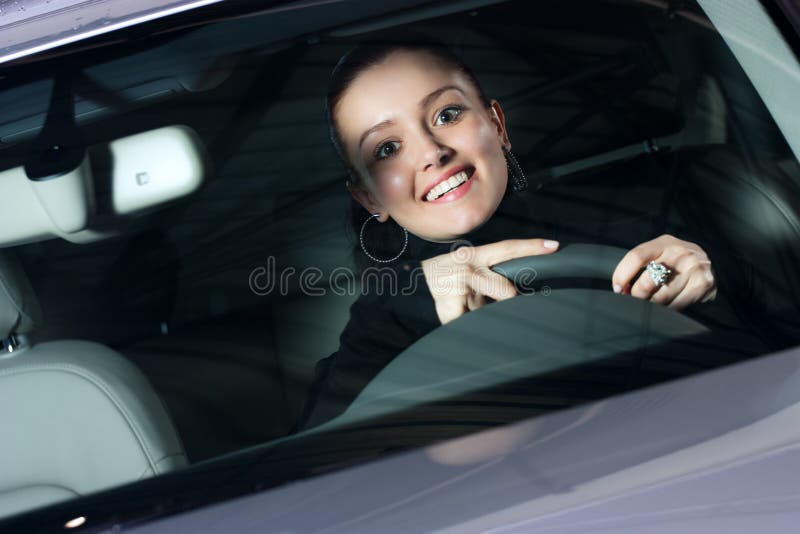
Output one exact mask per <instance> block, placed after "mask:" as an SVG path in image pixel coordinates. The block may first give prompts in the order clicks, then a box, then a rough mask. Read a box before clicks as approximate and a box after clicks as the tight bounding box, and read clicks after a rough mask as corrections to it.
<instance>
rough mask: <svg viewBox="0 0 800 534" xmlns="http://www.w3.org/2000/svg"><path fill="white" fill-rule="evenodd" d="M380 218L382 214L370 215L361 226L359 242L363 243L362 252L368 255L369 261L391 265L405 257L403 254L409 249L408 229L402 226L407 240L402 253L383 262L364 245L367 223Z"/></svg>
mask: <svg viewBox="0 0 800 534" xmlns="http://www.w3.org/2000/svg"><path fill="white" fill-rule="evenodd" d="M378 217H380V213H373V214H372V215H370V216H369V217H368V218H367V220H365V221H364V224H362V225H361V232H360V233H359V235H358V240H359V241H360V243H361V250H363V251H364V254H366V255H367V257H368V258H369V259H371V260H372V261H376V262H378V263H391V262H393V261H394V260H396V259H397V258H399V257H400V256H402V255H403V252H405V251H406V248H407V247H408V230H406V229H405V228H403V227H402V226H401V227H400V228H402V229H403V237H404V238H405V241H404V243H403V248H402V249H401V250H400V252H399V253H398V254H397V256H395V257H394V258H390V259H388V260H382V259H380V258H376V257H375V256H373V255H372V254H370V253H369V252H367V247H366V245H365V244H364V229H365V228H366V227H367V223H368V222H370V221H371V220H372V219H376V218H378Z"/></svg>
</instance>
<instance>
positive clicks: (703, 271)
mask: <svg viewBox="0 0 800 534" xmlns="http://www.w3.org/2000/svg"><path fill="white" fill-rule="evenodd" d="M716 293H717V284H716V280H715V279H714V273H713V271H712V270H711V262H710V261H709V262H703V263H699V264H698V265H697V266H695V267H694V268H693V269H692V272H691V273H690V276H689V278H688V280H687V282H686V285H685V286H684V288H683V290H682V291H681V292H680V293H678V295H677V296H676V297H675V298H674V299H673V300H672V301H671V302H670V303H669V307H670V308H672V309H675V310H682V309H684V308H686V307H687V306H689V305H690V304H693V303H695V302H698V301H701V302H706V301H708V300H713V298H714V297H715V296H716Z"/></svg>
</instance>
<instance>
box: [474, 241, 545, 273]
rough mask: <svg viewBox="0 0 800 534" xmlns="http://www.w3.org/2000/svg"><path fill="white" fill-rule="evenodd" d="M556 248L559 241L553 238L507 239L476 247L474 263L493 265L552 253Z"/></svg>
mask: <svg viewBox="0 0 800 534" xmlns="http://www.w3.org/2000/svg"><path fill="white" fill-rule="evenodd" d="M556 250H558V241H553V240H551V239H506V240H505V241H498V242H497V243H490V244H488V245H483V246H480V247H475V249H474V252H475V258H474V261H473V263H474V265H476V266H478V267H491V266H493V265H497V264H498V263H503V262H504V261H508V260H513V259H515V258H524V257H525V256H538V255H541V254H551V253H553V252H555V251H556Z"/></svg>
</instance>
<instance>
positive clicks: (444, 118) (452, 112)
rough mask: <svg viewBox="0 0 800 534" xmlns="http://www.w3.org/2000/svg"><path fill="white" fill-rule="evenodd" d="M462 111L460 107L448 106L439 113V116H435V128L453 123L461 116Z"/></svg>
mask: <svg viewBox="0 0 800 534" xmlns="http://www.w3.org/2000/svg"><path fill="white" fill-rule="evenodd" d="M463 110H464V109H463V108H462V107H461V106H448V107H446V108H444V109H443V110H442V111H440V112H439V115H437V116H436V120H435V121H434V124H435V125H436V126H442V125H443V124H448V123H451V122H453V121H455V120H456V119H457V118H458V116H459V115H461V112H462V111H463Z"/></svg>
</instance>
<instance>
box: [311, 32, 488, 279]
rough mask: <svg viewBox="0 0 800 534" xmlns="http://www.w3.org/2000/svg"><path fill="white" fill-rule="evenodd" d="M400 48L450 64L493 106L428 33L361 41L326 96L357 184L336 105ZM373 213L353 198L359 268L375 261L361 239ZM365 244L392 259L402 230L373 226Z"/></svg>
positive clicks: (336, 141)
mask: <svg viewBox="0 0 800 534" xmlns="http://www.w3.org/2000/svg"><path fill="white" fill-rule="evenodd" d="M400 51H409V52H422V53H426V54H429V55H431V56H433V57H434V58H435V59H437V60H439V61H440V62H442V63H443V64H444V65H446V66H447V67H450V68H452V69H454V70H456V71H458V72H461V73H462V74H463V75H464V76H466V78H467V79H468V80H469V81H470V83H472V85H473V86H474V88H475V90H476V91H477V93H478V96H479V97H480V99H481V101H482V102H483V103H484V104H485V105H486V107H489V105H490V104H489V99H487V98H486V96H485V95H484V93H483V89H481V86H480V84H479V83H478V79H477V78H476V77H475V74H474V73H473V72H472V70H471V69H470V68H469V67H468V66H467V65H466V64H465V63H464V62H463V61H462V60H461V58H460V57H458V56H457V55H456V54H455V52H453V51H452V50H451V49H450V48H448V47H447V46H446V45H445V44H444V43H441V42H439V41H436V40H435V39H432V38H430V37H428V36H426V35H421V34H418V33H412V32H408V31H403V32H383V33H381V34H380V35H377V36H373V37H372V38H370V39H369V40H367V41H364V42H362V43H360V44H359V45H358V46H356V47H355V48H354V49H352V50H351V51H349V52H348V53H346V54H345V55H344V56H342V58H341V59H340V60H339V62H338V63H337V64H336V67H334V69H333V72H332V73H331V77H330V81H329V83H328V92H327V95H326V98H325V113H326V116H327V119H328V129H329V133H330V138H331V142H332V143H333V146H334V148H335V149H336V153H337V154H338V155H339V158H340V159H341V161H342V163H343V164H344V166H345V168H346V169H347V172H348V173H349V175H350V177H351V179H352V180H353V181H354V182H355V183H357V184H358V183H359V182H360V180H361V177H360V176H358V174H357V173H356V172H355V170H354V169H353V166H352V164H351V163H350V161H349V159H348V158H347V152H346V151H345V148H344V143H343V142H342V138H341V135H340V134H339V128H338V125H337V124H336V119H335V117H334V114H335V112H336V107H337V106H338V105H339V102H340V101H341V99H342V96H343V95H344V93H345V92H346V91H347V89H348V88H349V87H350V85H351V84H352V83H353V82H354V81H355V79H356V78H358V76H359V75H360V74H361V73H363V72H364V71H365V70H368V69H370V68H371V67H374V66H375V65H378V64H380V63H381V62H383V61H384V60H385V59H386V58H387V57H389V56H390V55H391V54H393V53H394V52H400ZM370 215H371V214H369V213H367V210H365V209H364V208H363V207H362V206H361V205H360V204H359V203H358V202H356V201H355V200H353V199H351V202H350V216H349V219H350V221H349V222H350V227H351V228H352V231H353V233H354V235H355V238H356V239H355V241H356V243H355V247H354V250H353V258H354V260H355V264H356V266H357V268H358V269H359V270H363V269H364V268H365V267H367V266H369V265H370V264H371V263H372V262H371V260H370V259H369V258H367V256H366V255H365V254H364V253H363V252H362V251H361V248H360V246H359V239H358V236H359V232H360V230H361V226H362V225H363V224H364V221H365V220H367V218H368V217H370ZM365 245H366V246H367V248H368V249H369V251H370V253H371V254H373V255H374V256H377V257H385V258H391V257H393V256H395V255H396V254H397V253H398V252H399V251H400V249H401V248H402V246H403V232H402V230H401V229H400V228H398V226H397V225H396V224H374V225H371V226H370V228H369V232H368V234H367V236H365Z"/></svg>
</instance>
